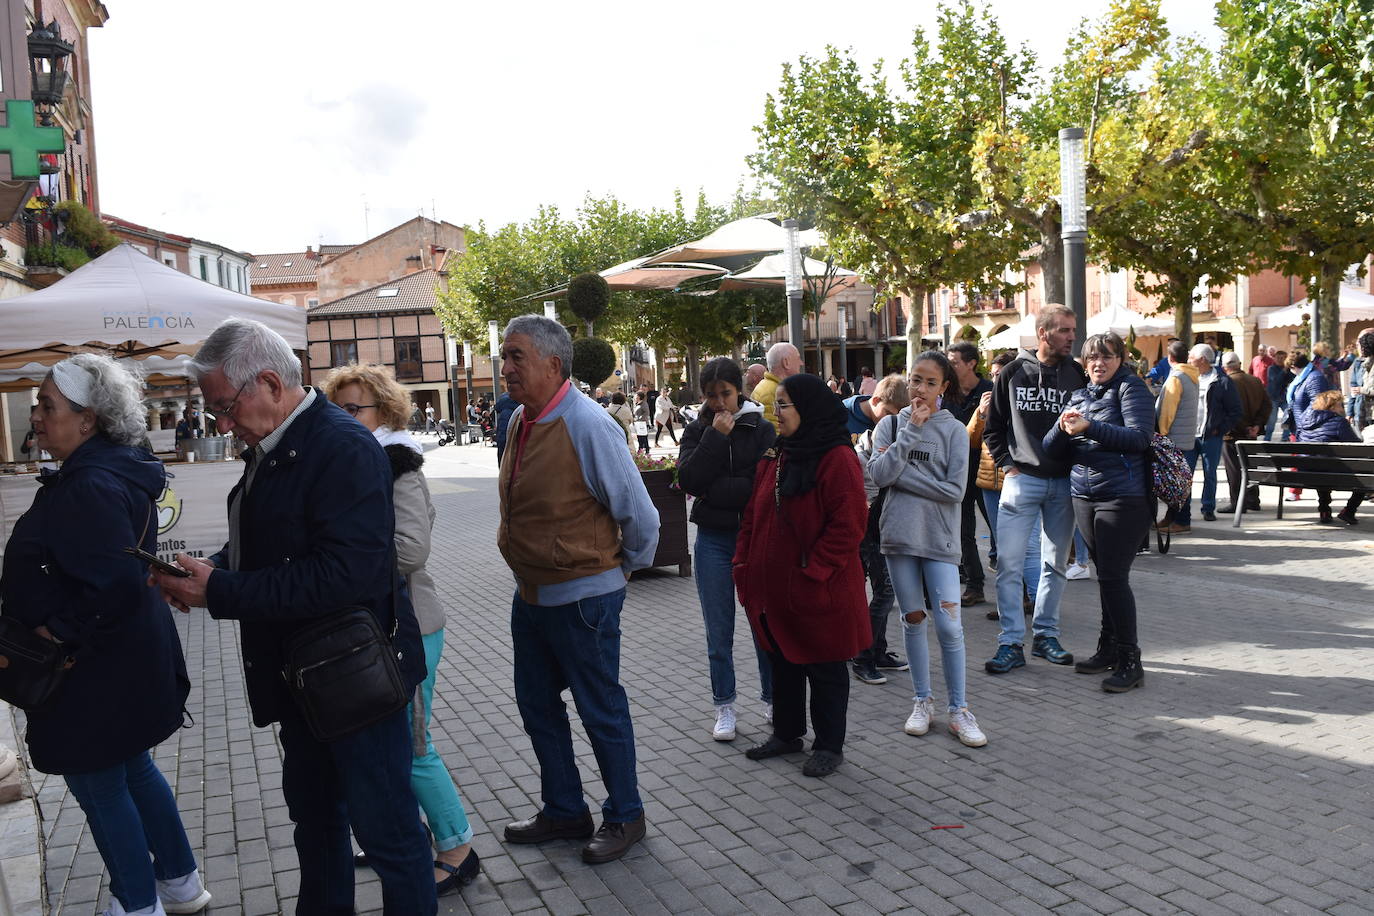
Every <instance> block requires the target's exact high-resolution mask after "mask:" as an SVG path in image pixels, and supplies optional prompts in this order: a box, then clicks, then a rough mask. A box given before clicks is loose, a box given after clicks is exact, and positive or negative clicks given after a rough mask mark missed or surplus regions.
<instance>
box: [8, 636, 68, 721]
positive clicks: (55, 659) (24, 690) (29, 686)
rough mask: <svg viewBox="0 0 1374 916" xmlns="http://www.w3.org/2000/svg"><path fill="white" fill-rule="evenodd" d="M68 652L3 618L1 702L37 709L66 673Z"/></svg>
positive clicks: (50, 694) (27, 708)
mask: <svg viewBox="0 0 1374 916" xmlns="http://www.w3.org/2000/svg"><path fill="white" fill-rule="evenodd" d="M69 660H70V659H69V657H68V655H67V650H66V649H64V648H63V647H62V646H61V645H59V644H58V643H56V642H53V641H52V640H51V639H44V638H43V637H42V636H39V635H38V634H37V633H35V632H34V631H33V628H32V627H30V626H28V625H27V624H24V623H20V622H19V621H18V620H15V619H14V618H13V617H0V700H4V701H5V702H6V703H9V704H10V705H11V706H17V707H19V708H20V709H24V710H29V709H37V708H38V707H39V706H42V705H43V703H44V702H45V701H46V700H47V699H48V697H50V696H52V695H53V691H55V690H57V687H58V685H59V684H61V683H62V678H63V676H64V675H65V674H66V673H67V668H68V667H69V666H68V664H67V663H68V661H69Z"/></svg>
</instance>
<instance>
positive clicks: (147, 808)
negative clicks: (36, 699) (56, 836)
mask: <svg viewBox="0 0 1374 916" xmlns="http://www.w3.org/2000/svg"><path fill="white" fill-rule="evenodd" d="M64 778H65V779H66V780H67V786H68V787H69V788H70V789H71V790H72V795H74V796H75V797H76V801H77V804H79V805H81V810H82V811H83V812H85V814H86V822H87V823H88V824H90V827H91V836H92V838H94V840H95V846H96V848H97V849H99V850H100V858H101V859H103V860H104V862H105V867H106V868H107V869H109V872H110V893H111V894H113V895H114V896H115V897H116V898H117V899H118V900H119V903H120V905H121V906H123V907H124V909H126V910H137V909H141V908H143V907H148V906H152V905H153V904H154V903H155V902H156V901H157V884H156V882H157V881H168V880H170V879H172V878H180V877H182V876H183V875H189V874H190V873H191V872H193V871H195V868H196V858H195V855H194V854H193V853H192V852H191V844H190V843H189V842H188V841H187V839H186V828H185V827H183V826H182V824H181V814H180V813H179V812H178V811H177V802H176V798H175V797H173V795H172V790H171V788H169V787H168V785H167V780H166V779H164V778H163V776H162V772H161V771H160V770H159V769H158V768H157V765H156V764H154V763H153V758H152V756H151V755H150V754H149V753H148V752H147V751H144V752H143V753H141V754H139V755H138V756H136V757H133V758H131V759H129V760H127V761H125V762H124V763H121V764H116V765H115V766H112V767H109V768H107V769H104V770H96V771H95V772H93V773H70V774H68V775H67V776H66V777H64ZM149 853H152V858H151V859H149V858H148V854H149Z"/></svg>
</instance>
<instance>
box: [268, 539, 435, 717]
mask: <svg viewBox="0 0 1374 916" xmlns="http://www.w3.org/2000/svg"><path fill="white" fill-rule="evenodd" d="M394 549H395V548H394V547H393V553H392V555H391V557H392V562H391V574H392V576H393V579H392V589H391V633H390V635H388V634H387V633H385V632H384V631H383V630H382V627H381V625H380V624H378V623H377V618H376V617H374V616H373V615H372V612H371V611H369V610H368V609H367V608H365V607H356V606H354V607H346V608H343V609H342V610H340V611H338V612H337V613H333V614H330V615H329V616H327V617H325V618H323V619H321V620H319V621H317V622H315V623H312V624H310V625H309V626H307V627H305V628H303V629H301V630H300V631H298V632H297V633H296V634H295V635H294V636H292V637H291V638H290V639H289V640H287V642H286V645H285V646H283V653H282V654H283V656H284V657H285V659H286V665H285V667H284V668H282V676H283V677H285V678H286V686H287V689H288V690H289V691H290V692H291V697H292V699H294V700H295V701H296V708H297V709H299V710H300V712H301V716H302V717H304V719H305V722H306V725H308V726H309V727H310V733H311V734H312V735H314V736H315V738H316V740H318V741H333V740H335V739H336V738H343V737H345V736H346V735H351V734H353V733H354V732H357V731H361V730H362V729H364V728H367V727H368V726H369V725H373V724H375V723H377V722H380V721H381V720H382V719H385V718H386V717H387V716H389V715H391V714H392V713H394V712H396V710H398V709H400V708H402V707H403V706H405V705H406V703H408V702H410V695H409V694H408V693H407V692H406V688H405V682H404V681H403V680H402V679H401V666H400V664H399V663H398V661H397V658H398V656H397V654H396V649H395V647H394V646H393V645H392V642H391V640H392V638H394V637H395V635H396V628H397V625H398V618H397V615H396V586H395V578H394V577H395V576H396V575H397V573H396V571H395V567H396V563H395V553H394Z"/></svg>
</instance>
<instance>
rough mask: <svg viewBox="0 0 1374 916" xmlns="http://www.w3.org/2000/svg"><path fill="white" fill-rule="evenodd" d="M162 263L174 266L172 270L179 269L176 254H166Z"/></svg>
mask: <svg viewBox="0 0 1374 916" xmlns="http://www.w3.org/2000/svg"><path fill="white" fill-rule="evenodd" d="M162 263H163V264H166V265H167V266H168V267H170V268H172V270H176V269H177V257H176V255H174V254H164V255H163V256H162Z"/></svg>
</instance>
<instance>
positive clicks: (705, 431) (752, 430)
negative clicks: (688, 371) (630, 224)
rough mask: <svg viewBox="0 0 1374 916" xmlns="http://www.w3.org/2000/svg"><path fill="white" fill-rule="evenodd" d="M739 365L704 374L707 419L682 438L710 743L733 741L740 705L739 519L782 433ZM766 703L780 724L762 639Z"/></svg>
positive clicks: (724, 364)
mask: <svg viewBox="0 0 1374 916" xmlns="http://www.w3.org/2000/svg"><path fill="white" fill-rule="evenodd" d="M743 384H744V378H743V376H742V375H741V374H740V369H739V364H738V363H736V362H735V361H734V360H732V359H730V358H729V357H727V356H718V357H716V358H715V359H713V360H711V361H709V362H708V363H706V365H705V366H703V367H702V369H701V388H702V390H703V391H704V392H706V400H705V402H704V403H703V404H702V409H701V413H700V414H699V415H698V416H697V418H696V419H695V420H693V421H692V422H691V423H689V424H688V425H687V428H686V429H684V430H683V432H682V448H681V450H680V451H679V452H678V459H677V474H678V483H679V484H680V485H681V487H682V489H683V490H685V491H686V492H687V493H688V495H690V496H692V497H694V498H693V500H692V522H693V524H695V525H696V528H697V536H696V543H695V544H694V545H693V547H692V557H693V559H694V564H693V569H694V572H695V578H696V582H697V598H698V599H699V600H700V601H701V616H702V621H703V622H704V624H705V628H706V659H707V664H708V667H709V669H710V673H711V702H712V704H713V705H714V706H715V708H716V722H715V725H714V726H713V727H712V729H711V737H712V738H714V739H715V740H717V741H733V740H734V738H735V722H736V715H737V711H736V709H735V700H736V698H737V691H736V689H735V658H734V649H735V585H734V582H733V581H732V579H731V565H730V564H731V560H732V558H733V557H734V555H735V542H736V539H737V538H738V535H739V527H740V515H741V514H742V513H743V512H744V508H745V506H747V505H748V504H749V497H750V496H751V495H753V491H754V470H755V468H756V466H757V465H758V461H759V458H760V457H761V456H762V455H763V453H764V452H765V451H767V450H768V449H769V448H770V447H772V445H773V440H774V439H775V438H776V435H777V434H776V432H775V431H774V430H773V426H772V424H770V423H769V422H768V421H767V420H765V419H764V418H763V408H762V407H760V406H759V405H758V404H757V403H755V402H754V401H751V400H749V399H748V398H746V397H745V396H744V392H743V391H742V390H741V387H742V386H743ZM754 652H755V655H756V657H757V659H758V667H759V685H760V691H759V700H760V701H761V702H762V703H763V706H764V718H765V719H766V720H767V721H769V722H770V723H771V722H772V719H773V675H772V668H771V666H770V665H769V663H768V653H766V652H765V651H764V650H763V648H762V646H761V645H760V644H759V642H758V640H757V639H756V640H754Z"/></svg>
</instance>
